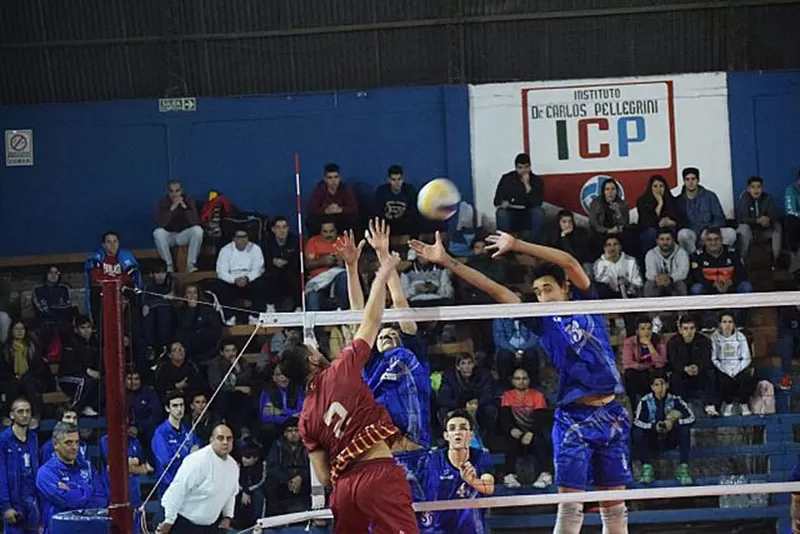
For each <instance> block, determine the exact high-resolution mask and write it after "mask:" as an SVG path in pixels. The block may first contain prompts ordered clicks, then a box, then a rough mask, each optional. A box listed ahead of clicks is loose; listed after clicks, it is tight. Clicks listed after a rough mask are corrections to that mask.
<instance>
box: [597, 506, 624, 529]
mask: <svg viewBox="0 0 800 534" xmlns="http://www.w3.org/2000/svg"><path fill="white" fill-rule="evenodd" d="M600 519H602V521H603V534H628V508H627V506H625V503H624V502H623V503H619V504H615V505H614V506H604V507H602V508H600Z"/></svg>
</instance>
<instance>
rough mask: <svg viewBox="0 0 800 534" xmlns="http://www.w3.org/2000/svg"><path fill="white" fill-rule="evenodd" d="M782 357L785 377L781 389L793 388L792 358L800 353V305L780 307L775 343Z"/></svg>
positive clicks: (782, 369)
mask: <svg viewBox="0 0 800 534" xmlns="http://www.w3.org/2000/svg"><path fill="white" fill-rule="evenodd" d="M775 349H776V350H777V352H778V356H780V357H781V371H783V378H782V379H781V382H780V387H781V389H791V388H792V374H791V373H792V360H794V359H795V358H797V355H798V354H800V305H797V306H783V307H781V308H778V340H777V343H776V344H775Z"/></svg>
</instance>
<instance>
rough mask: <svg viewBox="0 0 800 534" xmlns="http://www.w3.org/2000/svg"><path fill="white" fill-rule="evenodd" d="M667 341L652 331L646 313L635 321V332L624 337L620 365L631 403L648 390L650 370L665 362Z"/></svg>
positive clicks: (650, 322) (662, 365) (651, 325)
mask: <svg viewBox="0 0 800 534" xmlns="http://www.w3.org/2000/svg"><path fill="white" fill-rule="evenodd" d="M666 353H667V343H666V341H664V340H663V339H660V338H659V337H658V334H654V333H653V323H652V321H651V320H650V318H649V317H647V316H646V315H641V316H639V318H638V320H637V321H636V334H635V335H633V336H630V337H628V338H626V339H625V343H624V345H623V347H622V367H623V368H624V369H625V392H626V393H627V395H628V398H630V399H631V403H632V404H636V402H637V401H638V400H639V399H640V398H641V397H643V396H644V395H647V392H648V391H649V390H650V372H651V371H652V370H654V369H661V368H663V367H664V366H665V365H666V364H667V354H666Z"/></svg>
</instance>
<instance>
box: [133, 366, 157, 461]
mask: <svg viewBox="0 0 800 534" xmlns="http://www.w3.org/2000/svg"><path fill="white" fill-rule="evenodd" d="M125 389H126V390H127V392H128V407H129V408H130V411H131V415H130V426H129V427H128V432H130V433H134V434H135V436H134V437H136V438H138V439H139V441H140V442H141V443H143V444H145V445H147V446H148V447H149V446H150V440H151V438H152V437H153V432H154V431H155V429H156V427H157V426H158V425H159V423H160V422H161V417H162V415H161V414H162V413H164V412H163V410H162V408H161V401H160V400H159V399H158V394H157V393H156V392H155V390H154V389H153V388H151V387H150V386H142V377H141V375H140V374H139V371H137V370H136V369H135V368H129V369H128V370H127V373H126V374H125Z"/></svg>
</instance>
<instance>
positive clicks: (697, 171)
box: [681, 167, 700, 180]
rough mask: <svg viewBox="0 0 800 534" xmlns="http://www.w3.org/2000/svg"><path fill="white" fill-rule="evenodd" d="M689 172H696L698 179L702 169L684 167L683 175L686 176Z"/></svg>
mask: <svg viewBox="0 0 800 534" xmlns="http://www.w3.org/2000/svg"><path fill="white" fill-rule="evenodd" d="M689 174H694V175H695V176H697V179H698V180H699V179H700V169H698V168H697V167H684V169H683V170H682V171H681V176H682V177H684V178H686V176H687V175H689Z"/></svg>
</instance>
